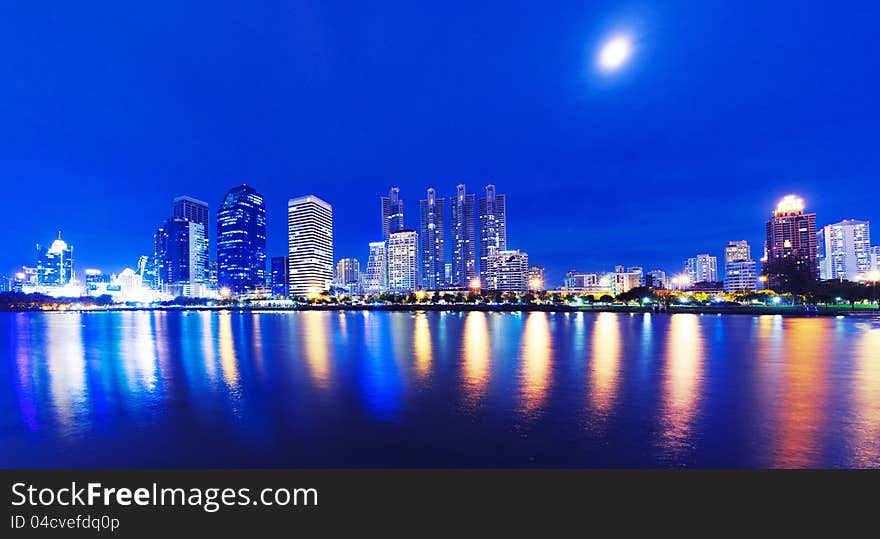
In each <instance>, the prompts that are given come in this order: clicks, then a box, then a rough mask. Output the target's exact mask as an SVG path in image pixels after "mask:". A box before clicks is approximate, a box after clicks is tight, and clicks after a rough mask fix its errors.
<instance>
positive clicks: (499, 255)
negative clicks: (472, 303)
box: [482, 247, 529, 293]
mask: <svg viewBox="0 0 880 539" xmlns="http://www.w3.org/2000/svg"><path fill="white" fill-rule="evenodd" d="M490 251H491V252H490V253H489V255H488V256H487V257H486V268H485V270H486V271H485V272H484V274H485V276H486V277H485V280H482V287H483V289H484V290H494V291H498V292H518V293H524V292H528V291H529V255H528V254H526V253H522V252H520V251H518V250H517V251H513V250H510V251H508V250H506V249H505V250H503V251H499V250H497V249H496V248H494V247H492V248H491V249H490Z"/></svg>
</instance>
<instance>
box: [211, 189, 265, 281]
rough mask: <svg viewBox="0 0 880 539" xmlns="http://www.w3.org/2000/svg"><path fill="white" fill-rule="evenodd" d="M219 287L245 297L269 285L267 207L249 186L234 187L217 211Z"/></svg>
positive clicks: (261, 197) (259, 195)
mask: <svg viewBox="0 0 880 539" xmlns="http://www.w3.org/2000/svg"><path fill="white" fill-rule="evenodd" d="M216 241H217V285H218V286H219V287H220V288H221V289H224V288H228V289H229V291H230V292H231V293H232V294H245V293H249V292H252V291H254V290H255V289H256V288H257V287H261V286H263V285H265V284H266V206H265V204H264V202H263V195H261V194H260V193H258V192H257V191H256V189H254V188H253V187H250V186H248V185H239V186H237V187H233V188H232V189H230V190H229V192H228V193H226V196H225V197H224V198H223V202H222V203H221V204H220V208H219V209H218V210H217V240H216Z"/></svg>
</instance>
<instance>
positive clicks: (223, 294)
mask: <svg viewBox="0 0 880 539" xmlns="http://www.w3.org/2000/svg"><path fill="white" fill-rule="evenodd" d="M231 295H232V290H230V289H229V287H228V286H224V287H223V288H221V289H220V297H221V298H223V299H227V298H229V297H230V296H231Z"/></svg>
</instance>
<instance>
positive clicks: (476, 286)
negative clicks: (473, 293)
mask: <svg viewBox="0 0 880 539" xmlns="http://www.w3.org/2000/svg"><path fill="white" fill-rule="evenodd" d="M471 288H473V289H474V290H479V289H480V279H479V278H478V277H475V278H473V279H471Z"/></svg>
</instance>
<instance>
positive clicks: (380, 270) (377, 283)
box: [364, 241, 388, 294]
mask: <svg viewBox="0 0 880 539" xmlns="http://www.w3.org/2000/svg"><path fill="white" fill-rule="evenodd" d="M387 291H388V250H387V244H386V243H385V242H384V241H374V242H371V243H370V256H369V257H368V258H367V273H366V275H365V276H364V292H366V293H367V294H382V293H384V292H387Z"/></svg>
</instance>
